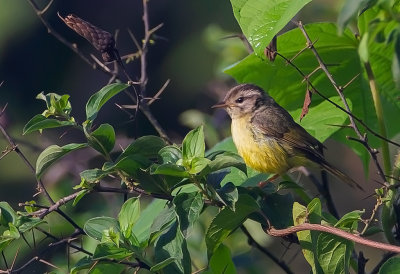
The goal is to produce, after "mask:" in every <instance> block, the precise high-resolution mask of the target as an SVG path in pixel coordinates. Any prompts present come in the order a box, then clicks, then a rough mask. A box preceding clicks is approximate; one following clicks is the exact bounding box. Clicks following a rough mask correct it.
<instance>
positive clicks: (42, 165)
mask: <svg viewBox="0 0 400 274" xmlns="http://www.w3.org/2000/svg"><path fill="white" fill-rule="evenodd" d="M86 146H87V144H74V143H72V144H68V145H65V146H62V147H60V146H57V145H52V146H49V147H48V148H46V149H45V150H43V152H42V153H40V155H39V157H38V159H37V160H36V177H37V178H40V177H41V176H42V175H43V173H44V172H45V171H46V169H47V168H48V167H50V166H51V165H52V164H54V162H56V161H57V160H59V159H60V158H62V157H63V156H65V155H66V154H68V153H69V152H71V151H74V150H77V149H81V148H84V147H86Z"/></svg>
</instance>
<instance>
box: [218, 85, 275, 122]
mask: <svg viewBox="0 0 400 274" xmlns="http://www.w3.org/2000/svg"><path fill="white" fill-rule="evenodd" d="M268 98H271V97H269V96H268V95H267V94H266V93H265V92H264V90H262V89H261V88H260V87H258V86H256V85H252V84H241V85H238V86H235V87H233V88H232V89H231V90H229V92H228V93H227V94H226V96H225V98H224V100H223V101H222V102H220V103H218V104H216V105H214V106H212V108H224V109H226V111H227V112H228V114H229V116H230V117H231V118H232V119H237V118H241V117H243V116H247V115H249V114H251V113H253V112H254V111H255V110H257V109H258V108H259V107H260V106H261V105H263V104H265V102H266V101H268V100H267V99H268Z"/></svg>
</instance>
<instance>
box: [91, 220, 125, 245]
mask: <svg viewBox="0 0 400 274" xmlns="http://www.w3.org/2000/svg"><path fill="white" fill-rule="evenodd" d="M110 228H112V229H113V230H114V231H116V232H119V231H120V229H119V225H118V221H117V220H116V219H114V218H111V217H95V218H92V219H89V220H88V221H87V222H86V223H85V225H84V227H83V230H84V231H85V233H86V234H87V235H88V236H89V237H91V238H93V239H95V240H98V241H101V238H102V236H103V231H104V230H108V229H110Z"/></svg>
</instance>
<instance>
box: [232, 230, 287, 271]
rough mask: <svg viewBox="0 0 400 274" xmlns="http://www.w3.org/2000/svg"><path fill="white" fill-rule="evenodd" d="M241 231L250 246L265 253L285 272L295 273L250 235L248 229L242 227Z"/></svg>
mask: <svg viewBox="0 0 400 274" xmlns="http://www.w3.org/2000/svg"><path fill="white" fill-rule="evenodd" d="M240 229H241V230H242V231H243V233H244V234H245V235H246V236H247V239H248V242H249V245H251V246H254V247H255V248H257V249H258V250H259V251H261V252H262V253H264V254H265V255H266V256H267V257H269V258H270V259H271V260H272V261H273V262H274V263H276V264H277V265H278V266H279V267H280V268H282V270H283V271H285V272H286V273H288V274H292V273H294V272H293V271H292V270H291V269H290V268H289V266H288V265H287V264H286V263H285V262H284V261H281V260H279V259H278V258H277V257H275V255H274V254H272V253H271V252H270V251H269V250H268V249H266V248H264V247H263V246H261V245H260V244H259V243H257V241H256V240H255V239H254V238H253V236H252V235H251V234H250V232H249V231H248V230H247V228H246V227H245V226H244V225H241V226H240Z"/></svg>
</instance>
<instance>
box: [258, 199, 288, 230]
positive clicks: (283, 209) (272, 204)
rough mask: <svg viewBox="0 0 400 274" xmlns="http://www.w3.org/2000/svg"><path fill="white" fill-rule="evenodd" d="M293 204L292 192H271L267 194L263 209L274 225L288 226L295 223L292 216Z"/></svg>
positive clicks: (262, 205) (279, 226)
mask: <svg viewBox="0 0 400 274" xmlns="http://www.w3.org/2000/svg"><path fill="white" fill-rule="evenodd" d="M292 205H293V197H292V195H291V194H290V193H288V194H285V195H281V194H278V193H271V194H269V195H266V196H265V200H263V203H262V204H261V209H262V212H263V213H264V214H265V215H266V216H267V217H268V219H269V221H270V223H271V224H272V225H273V226H274V227H276V228H286V227H288V226H290V225H292V224H293V222H292V218H291V211H292Z"/></svg>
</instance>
